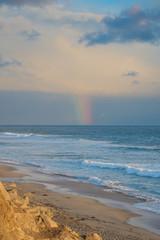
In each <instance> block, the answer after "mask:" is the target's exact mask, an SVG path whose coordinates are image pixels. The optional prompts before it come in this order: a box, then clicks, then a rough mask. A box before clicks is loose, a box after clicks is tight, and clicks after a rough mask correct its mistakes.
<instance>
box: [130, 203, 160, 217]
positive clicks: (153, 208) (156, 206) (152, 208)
mask: <svg viewBox="0 0 160 240" xmlns="http://www.w3.org/2000/svg"><path fill="white" fill-rule="evenodd" d="M134 207H136V208H140V209H142V210H146V211H149V212H154V213H156V214H158V215H159V214H160V200H156V201H153V202H144V203H135V204H134Z"/></svg>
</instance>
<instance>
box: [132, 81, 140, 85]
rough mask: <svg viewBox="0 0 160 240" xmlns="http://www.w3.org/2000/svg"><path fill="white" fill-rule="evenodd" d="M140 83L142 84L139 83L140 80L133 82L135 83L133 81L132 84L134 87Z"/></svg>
mask: <svg viewBox="0 0 160 240" xmlns="http://www.w3.org/2000/svg"><path fill="white" fill-rule="evenodd" d="M139 83H140V82H139V81H138V80H133V81H132V84H133V85H137V84H139Z"/></svg>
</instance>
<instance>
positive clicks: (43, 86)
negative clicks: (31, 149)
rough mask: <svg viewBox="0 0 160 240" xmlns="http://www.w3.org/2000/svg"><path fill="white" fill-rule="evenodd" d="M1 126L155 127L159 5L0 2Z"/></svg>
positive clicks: (94, 0) (109, 0)
mask: <svg viewBox="0 0 160 240" xmlns="http://www.w3.org/2000/svg"><path fill="white" fill-rule="evenodd" d="M0 43H1V44H0V113H1V114H0V124H106V125H107V124H108V125H112V124H113V125H160V110H159V103H160V77H159V76H160V67H159V66H160V1H159V0H152V1H151V0H128V1H124V0H101V1H99V0H0Z"/></svg>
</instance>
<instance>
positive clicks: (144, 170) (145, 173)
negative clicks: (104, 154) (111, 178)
mask: <svg viewBox="0 0 160 240" xmlns="http://www.w3.org/2000/svg"><path fill="white" fill-rule="evenodd" d="M83 164H85V165H87V166H89V167H99V168H108V169H121V170H125V171H126V173H127V174H134V175H138V176H141V177H151V178H160V164H156V165H155V164H152V165H151V164H124V163H105V162H98V161H89V160H85V161H84V162H83ZM155 169H156V170H155Z"/></svg>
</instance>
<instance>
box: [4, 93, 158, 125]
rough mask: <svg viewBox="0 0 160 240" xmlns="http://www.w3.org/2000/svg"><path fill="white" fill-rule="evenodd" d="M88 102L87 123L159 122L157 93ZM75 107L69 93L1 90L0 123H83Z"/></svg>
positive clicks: (141, 123)
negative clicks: (144, 96) (88, 113)
mask: <svg viewBox="0 0 160 240" xmlns="http://www.w3.org/2000/svg"><path fill="white" fill-rule="evenodd" d="M90 102H91V104H90V108H91V109H90V110H89V109H88V111H90V112H91V123H90V124H96V125H99V124H105V125H160V111H159V106H160V97H159V98H158V97H157V98H150V99H148V98H133V97H102V96H101V97H99V96H98V97H97V96H90ZM77 108H78V105H76V103H75V97H74V96H71V95H69V94H68V95H67V94H53V93H43V92H20V91H18V92H10V91H0V124H1V125H5V124H9V125H12V124H18V125H23V124H28V125H32V124H39V125H45V124H47V125H52V124H57V125H59V124H63V125H65V124H86V123H85V121H83V118H82V117H81V116H80V115H82V114H83V109H81V110H80V112H79V114H77ZM86 111H87V109H86Z"/></svg>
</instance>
